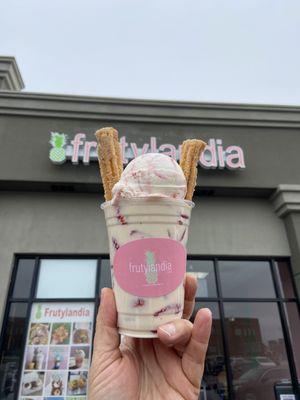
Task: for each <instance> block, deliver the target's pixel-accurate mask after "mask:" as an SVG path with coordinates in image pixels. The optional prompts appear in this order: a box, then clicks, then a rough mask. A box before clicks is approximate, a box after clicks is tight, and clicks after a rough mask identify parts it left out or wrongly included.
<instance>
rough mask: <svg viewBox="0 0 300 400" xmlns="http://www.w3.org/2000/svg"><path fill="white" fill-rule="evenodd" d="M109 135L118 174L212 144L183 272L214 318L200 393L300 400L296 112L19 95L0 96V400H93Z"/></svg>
mask: <svg viewBox="0 0 300 400" xmlns="http://www.w3.org/2000/svg"><path fill="white" fill-rule="evenodd" d="M3 87H5V88H6V89H7V85H6V86H4V84H3ZM103 126H114V127H115V128H117V129H118V131H119V136H120V138H121V146H122V152H123V161H124V164H126V163H128V162H129V161H130V159H132V158H133V157H135V156H136V155H137V154H141V153H142V152H148V151H158V152H164V153H166V154H169V155H170V156H173V157H174V158H178V157H179V152H180V144H181V143H182V141H183V140H185V139H187V138H191V137H195V138H201V139H203V140H205V141H206V142H207V143H208V146H207V148H206V150H205V152H204V154H203V156H202V158H201V160H200V161H199V168H198V180H197V188H196V192H195V196H194V201H195V204H196V205H195V208H194V209H193V212H192V221H191V226H190V232H189V240H188V262H187V270H188V271H189V272H190V273H193V274H195V276H196V277H197V279H198V290H197V299H196V300H197V302H196V308H195V311H196V309H197V308H199V307H203V306H208V307H210V308H211V310H212V312H213V318H214V323H213V332H212V337H211V341H210V347H209V351H208V355H207V360H206V366H205V375H204V378H203V381H202V394H201V396H202V397H201V398H202V399H236V400H239V399H243V400H244V399H246V400H252V399H263V398H264V399H265V398H268V399H277V398H278V399H280V395H281V394H289V393H290V394H294V395H295V396H296V395H297V390H299V389H298V387H297V382H298V379H300V345H299V342H300V341H299V332H300V323H299V297H298V293H299V290H300V157H299V149H300V134H299V132H300V107H287V106H286V107H283V106H262V105H242V104H207V103H182V102H163V101H144V100H128V99H109V98H94V97H93V98H92V97H83V96H65V95H47V94H37V93H26V92H19V91H18V88H14V90H13V91H11V90H2V91H0V143H1V146H0V189H1V192H0V226H1V231H0V327H1V341H0V346H1V347H0V398H1V399H14V398H22V399H24V400H25V398H26V399H28V398H34V399H39V400H41V398H45V397H51V396H58V397H60V398H63V397H64V398H67V397H70V399H69V400H71V397H74V396H76V397H80V398H81V400H83V398H84V397H86V382H87V379H88V365H89V360H90V357H91V353H92V349H91V343H92V336H93V328H94V317H95V312H96V309H97V306H98V304H99V301H98V294H99V291H100V288H101V287H103V286H106V285H110V284H111V282H110V276H109V273H110V271H109V260H108V243H107V236H106V227H105V221H104V216H103V214H102V211H101V210H100V204H101V203H102V202H103V188H102V186H101V184H100V177H99V169H98V164H97V160H96V153H95V145H96V144H95V138H94V132H95V131H96V130H97V129H99V128H100V127H103ZM80 355H81V358H80ZM55 385H56V386H58V388H57V391H56V392H55V391H54V389H53V388H54V387H56V386H55ZM53 393H54V394H53ZM298 395H299V391H298ZM295 398H296V397H295ZM291 399H292V397H291Z"/></svg>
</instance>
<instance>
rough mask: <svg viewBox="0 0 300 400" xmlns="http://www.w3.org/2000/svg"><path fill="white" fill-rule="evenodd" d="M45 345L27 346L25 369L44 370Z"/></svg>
mask: <svg viewBox="0 0 300 400" xmlns="http://www.w3.org/2000/svg"><path fill="white" fill-rule="evenodd" d="M47 350H48V347H47V346H27V350H26V356H25V369H27V370H31V369H35V370H44V369H45V365H46V358H47Z"/></svg>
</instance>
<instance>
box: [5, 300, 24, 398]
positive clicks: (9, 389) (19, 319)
mask: <svg viewBox="0 0 300 400" xmlns="http://www.w3.org/2000/svg"><path fill="white" fill-rule="evenodd" d="M27 308H28V305H27V303H12V304H11V305H10V309H9V313H8V322H7V325H6V330H5V336H4V343H3V347H2V352H1V353H0V398H1V399H7V400H9V399H13V398H14V395H15V393H16V390H17V386H18V382H17V379H18V372H19V370H20V368H21V363H22V360H21V355H22V350H23V349H22V346H23V341H24V339H25V338H24V335H25V332H26V314H27Z"/></svg>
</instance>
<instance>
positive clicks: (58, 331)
mask: <svg viewBox="0 0 300 400" xmlns="http://www.w3.org/2000/svg"><path fill="white" fill-rule="evenodd" d="M70 335H71V323H55V324H53V325H52V331H51V342H50V344H56V345H57V344H69V343H70Z"/></svg>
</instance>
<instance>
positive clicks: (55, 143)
mask: <svg viewBox="0 0 300 400" xmlns="http://www.w3.org/2000/svg"><path fill="white" fill-rule="evenodd" d="M50 144H51V146H52V148H51V149H50V152H49V158H50V160H51V161H52V162H53V163H54V164H63V163H65V162H68V161H69V162H71V163H72V164H74V165H77V164H80V163H82V164H84V165H89V164H90V163H91V162H94V161H97V160H98V158H97V142H96V141H89V140H87V139H86V134H85V133H77V134H75V135H74V137H73V138H69V137H68V135H66V134H65V133H60V132H51V140H50ZM120 146H121V151H122V158H123V163H124V164H125V165H126V164H128V162H129V161H130V160H132V159H133V158H135V157H137V156H139V155H141V154H145V153H164V154H166V155H168V156H171V157H173V158H174V159H175V160H179V159H180V151H181V145H179V146H175V145H173V144H170V143H162V144H158V143H157V138H156V137H155V136H151V137H150V141H149V142H147V143H144V144H143V146H142V147H138V146H137V144H136V143H135V142H130V143H129V142H127V141H126V136H122V137H121V138H120ZM199 165H200V166H201V167H202V168H206V169H224V168H227V169H231V170H235V169H244V168H246V166H245V158H244V152H243V149H242V148H241V147H239V146H236V145H228V146H226V145H225V144H224V143H223V141H222V140H221V139H209V140H208V144H207V146H206V148H205V149H204V151H203V153H202V154H201V156H200V159H199Z"/></svg>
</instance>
